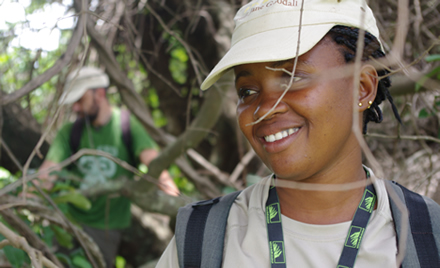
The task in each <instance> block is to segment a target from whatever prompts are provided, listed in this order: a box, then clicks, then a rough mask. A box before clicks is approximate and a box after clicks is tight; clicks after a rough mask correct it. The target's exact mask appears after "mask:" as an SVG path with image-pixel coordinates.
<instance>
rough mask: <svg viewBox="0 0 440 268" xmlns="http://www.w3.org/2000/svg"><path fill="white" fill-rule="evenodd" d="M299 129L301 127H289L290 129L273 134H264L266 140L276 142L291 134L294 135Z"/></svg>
mask: <svg viewBox="0 0 440 268" xmlns="http://www.w3.org/2000/svg"><path fill="white" fill-rule="evenodd" d="M298 130H299V127H295V128H289V129H286V130H283V131H280V132H278V133H275V134H271V135H269V136H264V140H265V141H266V142H274V141H277V140H281V139H282V138H285V137H287V136H289V135H292V134H293V133H295V132H297V131H298Z"/></svg>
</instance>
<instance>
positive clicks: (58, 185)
mask: <svg viewBox="0 0 440 268" xmlns="http://www.w3.org/2000/svg"><path fill="white" fill-rule="evenodd" d="M74 189H75V188H74V187H72V186H70V185H69V184H67V183H56V184H55V186H54V187H53V188H52V190H51V192H52V193H55V192H59V191H63V190H65V191H71V190H74Z"/></svg>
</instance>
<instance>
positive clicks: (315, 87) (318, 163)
mask: <svg viewBox="0 0 440 268" xmlns="http://www.w3.org/2000/svg"><path fill="white" fill-rule="evenodd" d="M340 48H341V47H340V46H338V45H336V44H335V43H334V42H333V41H332V40H331V39H330V38H327V37H326V38H324V39H323V40H322V41H321V42H320V43H318V44H317V45H316V46H315V47H314V48H313V49H312V50H310V51H309V52H307V53H306V54H304V55H302V56H300V57H299V58H298V65H297V68H296V71H295V75H294V76H295V79H294V81H295V82H294V83H293V86H292V87H291V89H290V90H289V91H288V92H287V94H286V95H285V96H284V98H283V99H282V100H281V102H280V103H279V104H278V105H277V106H276V107H275V109H274V110H273V111H271V112H269V114H268V116H267V117H266V118H265V119H264V120H263V121H262V122H260V123H258V124H254V125H250V124H251V123H252V122H254V121H256V120H257V119H258V118H260V117H262V116H263V115H264V114H266V113H267V112H268V111H269V110H270V109H271V108H272V107H273V106H274V104H275V103H276V101H277V100H278V98H279V97H280V95H281V94H282V92H283V90H284V88H285V87H282V86H281V84H288V82H289V79H290V75H289V74H287V73H285V72H283V71H275V70H273V69H272V70H269V69H268V68H267V67H272V68H284V69H286V70H288V71H291V70H292V69H293V63H294V60H288V61H280V62H266V63H252V64H244V65H239V66H237V67H235V69H234V70H235V75H236V89H237V93H238V96H239V101H238V104H237V117H238V123H239V125H240V128H241V130H242V132H243V133H244V135H245V136H246V138H247V139H248V141H249V142H250V144H251V145H252V147H253V148H254V150H255V152H256V153H257V154H258V156H259V157H260V158H261V159H262V160H263V162H264V163H265V164H266V165H267V166H268V167H269V168H270V169H271V170H272V171H273V172H274V173H275V174H276V175H277V177H279V178H281V179H289V180H296V181H302V180H308V179H310V180H312V178H313V177H314V176H319V175H325V174H326V172H330V171H331V170H332V169H333V168H336V167H338V166H339V167H340V166H341V164H342V163H345V164H346V163H347V161H351V159H353V157H354V156H355V158H356V159H359V157H360V156H359V155H360V149H359V145H358V142H357V140H356V138H355V136H354V134H353V132H352V117H353V116H352V115H353V78H352V76H349V77H348V76H346V77H342V78H341V77H338V78H335V77H333V78H332V77H329V76H328V75H327V76H326V75H325V74H326V72H327V73H328V71H329V70H331V69H333V68H338V67H344V66H345V61H344V58H343V56H342V54H341V52H340Z"/></svg>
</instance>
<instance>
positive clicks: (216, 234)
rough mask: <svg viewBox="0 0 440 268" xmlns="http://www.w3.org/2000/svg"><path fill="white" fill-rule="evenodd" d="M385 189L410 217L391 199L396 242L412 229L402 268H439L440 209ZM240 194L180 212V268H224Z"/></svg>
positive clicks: (398, 187)
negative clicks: (227, 240)
mask: <svg viewBox="0 0 440 268" xmlns="http://www.w3.org/2000/svg"><path fill="white" fill-rule="evenodd" d="M386 186H387V190H388V191H390V190H391V191H394V192H395V193H396V194H397V196H398V197H399V199H400V201H402V202H403V203H404V204H406V207H407V209H408V213H409V218H402V213H401V210H400V209H399V208H398V206H397V204H396V202H394V201H393V199H392V198H391V197H390V198H389V200H390V206H391V212H392V214H393V219H394V224H395V230H396V235H397V241H400V240H399V238H402V234H401V230H402V225H403V224H404V222H406V223H407V224H408V225H407V226H409V229H410V230H409V231H408V235H407V237H406V252H405V257H404V259H403V262H402V266H401V267H403V268H414V267H422V268H438V267H440V260H439V254H440V253H439V251H438V246H439V245H438V244H437V243H440V241H436V239H435V237H434V232H433V226H432V223H431V216H436V217H438V214H439V213H440V209H439V207H438V205H437V204H436V203H435V202H434V201H432V200H428V199H424V198H423V197H422V196H421V195H419V194H417V193H414V192H411V191H410V190H408V189H406V188H405V187H403V186H401V185H400V184H397V183H395V182H390V181H387V184H386ZM389 188H391V189H389ZM239 194H240V192H234V193H231V194H229V195H225V196H223V197H218V198H215V199H212V200H207V201H200V202H197V203H194V204H189V205H187V206H185V207H183V208H180V209H179V212H178V214H177V223H176V233H175V240H176V247H177V255H178V259H179V266H180V267H181V268H197V267H203V268H220V267H221V265H222V260H223V246H224V236H225V232H226V225H227V221H228V215H229V210H230V208H231V206H232V204H233V203H234V200H235V199H236V197H237V196H238V195H239ZM434 214H435V215H434ZM439 229H440V227H439V226H434V230H435V231H436V232H435V233H436V234H437V235H439V234H440V230H439ZM438 239H439V238H438Z"/></svg>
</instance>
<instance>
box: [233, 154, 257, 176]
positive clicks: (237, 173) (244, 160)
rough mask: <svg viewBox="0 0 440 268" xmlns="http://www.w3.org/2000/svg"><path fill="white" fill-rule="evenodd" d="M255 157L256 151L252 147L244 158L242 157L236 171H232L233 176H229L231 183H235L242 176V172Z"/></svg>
mask: <svg viewBox="0 0 440 268" xmlns="http://www.w3.org/2000/svg"><path fill="white" fill-rule="evenodd" d="M254 157H255V151H254V150H253V149H250V150H249V151H248V152H247V153H246V154H245V155H244V157H243V158H241V160H240V162H239V163H238V164H237V166H236V167H235V169H234V171H232V173H231V176H230V177H229V180H230V181H231V183H235V182H236V181H237V179H238V177H239V176H240V174H241V173H242V172H243V169H244V168H245V167H246V166H247V165H248V164H249V162H250V161H251V160H252V158H254Z"/></svg>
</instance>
